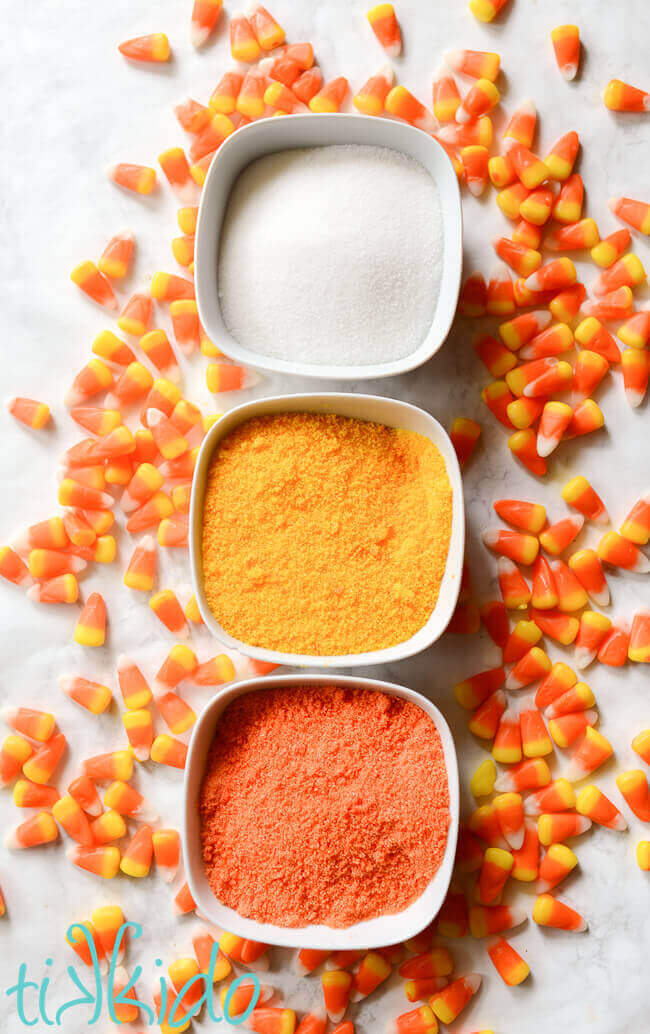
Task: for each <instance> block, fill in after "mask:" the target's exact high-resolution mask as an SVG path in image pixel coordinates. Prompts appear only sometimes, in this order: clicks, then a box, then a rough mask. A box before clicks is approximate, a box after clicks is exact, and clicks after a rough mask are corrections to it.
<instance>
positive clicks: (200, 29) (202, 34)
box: [190, 24, 211, 50]
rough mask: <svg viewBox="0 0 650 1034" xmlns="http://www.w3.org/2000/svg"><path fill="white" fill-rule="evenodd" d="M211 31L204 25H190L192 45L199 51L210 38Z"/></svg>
mask: <svg viewBox="0 0 650 1034" xmlns="http://www.w3.org/2000/svg"><path fill="white" fill-rule="evenodd" d="M210 32H211V30H210V29H208V28H205V27H204V26H202V25H194V24H192V25H190V43H191V44H192V46H193V47H196V49H197V50H199V49H200V48H201V47H202V46H204V44H205V43H207V41H208V39H209V37H210Z"/></svg>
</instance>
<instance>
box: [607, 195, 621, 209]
mask: <svg viewBox="0 0 650 1034" xmlns="http://www.w3.org/2000/svg"><path fill="white" fill-rule="evenodd" d="M621 200H622V198H620V197H610V198H609V199H608V201H607V207H608V208H609V210H610V212H616V209H617V208H618V206H619V204H620V203H621Z"/></svg>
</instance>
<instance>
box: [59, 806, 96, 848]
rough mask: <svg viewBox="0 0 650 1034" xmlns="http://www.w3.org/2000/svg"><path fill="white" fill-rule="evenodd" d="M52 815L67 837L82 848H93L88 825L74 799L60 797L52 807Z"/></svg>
mask: <svg viewBox="0 0 650 1034" xmlns="http://www.w3.org/2000/svg"><path fill="white" fill-rule="evenodd" d="M52 814H53V816H54V818H55V819H56V821H57V822H58V823H59V825H60V826H62V827H63V829H64V830H65V831H66V833H67V834H68V836H69V837H71V838H72V839H73V840H76V842H77V843H78V844H81V845H82V846H83V847H92V846H93V844H94V843H95V839H94V837H93V833H92V830H91V828H90V823H89V821H88V818H87V816H86V814H85V812H84V811H83V810H82V808H81V806H80V805H79V804H78V803H77V801H76V800H75V798H74V797H72V796H67V797H61V798H60V799H59V800H58V801H56V802H55V803H54V804H53V805H52Z"/></svg>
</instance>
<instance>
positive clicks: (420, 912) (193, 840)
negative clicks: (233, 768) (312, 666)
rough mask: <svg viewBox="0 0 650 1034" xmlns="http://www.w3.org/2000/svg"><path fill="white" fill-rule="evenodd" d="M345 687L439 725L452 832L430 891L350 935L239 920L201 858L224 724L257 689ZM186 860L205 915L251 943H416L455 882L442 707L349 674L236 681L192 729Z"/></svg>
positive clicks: (451, 769)
mask: <svg viewBox="0 0 650 1034" xmlns="http://www.w3.org/2000/svg"><path fill="white" fill-rule="evenodd" d="M332 685H335V686H344V687H346V688H352V689H370V690H378V691H380V692H382V693H387V694H388V695H389V696H396V697H401V698H402V699H403V700H409V701H411V702H412V703H414V704H417V706H418V707H420V708H421V709H422V710H423V711H424V712H425V714H427V715H428V716H429V717H430V718H431V720H432V722H433V723H434V725H435V726H436V728H437V730H438V732H439V734H440V740H441V743H442V749H443V752H444V758H445V767H446V769H447V782H448V785H449V817H450V823H449V832H448V836H447V844H446V847H445V853H444V856H443V860H442V863H441V865H440V868H439V869H438V871H437V873H436V874H435V876H434V878H433V879H432V880H431V882H430V883H429V885H428V886H427V888H426V890H425V891H424V892H423V893H422V894H421V895H420V897H419V898H417V899H416V900H415V901H413V902H412V903H411V904H410V905H409V906H408V908H406V909H404V910H403V911H402V912H396V913H394V914H393V915H381V916H377V917H376V918H374V919H367V920H364V921H363V922H361V923H355V924H354V925H353V926H348V927H345V928H336V927H330V926H324V925H310V926H304V927H289V926H276V925H274V924H272V923H258V922H256V920H254V919H247V918H245V917H244V916H241V915H239V913H238V912H236V911H235V910H234V909H232V908H228V907H226V905H223V904H222V903H221V902H220V901H219V900H218V898H216V897H215V895H214V893H213V891H212V889H211V888H210V884H209V883H208V879H207V876H206V873H205V866H204V863H203V856H202V851H201V832H200V819H199V811H198V800H199V794H200V791H201V785H202V782H203V775H204V772H205V764H206V759H207V755H208V751H209V750H210V746H211V744H212V742H213V740H214V736H215V730H216V728H217V724H218V722H219V718H220V717H221V715H222V713H223V712H224V710H225V709H226V707H227V706H228V704H229V703H230V702H231V701H232V700H234V699H235V698H236V697H238V696H241V695H242V694H243V693H250V692H251V691H252V690H256V689H257V690H261V689H272V688H275V687H281V686H332ZM183 792H184V801H183V821H182V838H183V859H184V863H185V874H186V877H187V882H188V884H189V887H190V891H191V893H192V897H193V898H194V901H195V902H196V905H197V910H198V911H199V912H200V913H201V915H203V916H205V918H206V919H207V920H208V921H209V922H211V923H213V924H214V925H215V926H217V927H220V928H221V929H223V930H229V931H231V932H232V933H235V934H237V935H238V936H239V937H244V938H245V939H248V940H254V941H262V942H263V943H265V944H275V945H283V946H285V947H290V948H322V949H323V950H325V949H328V950H330V951H337V950H340V949H344V948H348V949H351V948H379V947H382V946H383V945H387V944H397V943H399V942H400V941H405V940H408V939H409V938H410V937H414V936H415V935H416V934H417V933H419V932H420V930H423V929H424V927H425V926H427V925H428V924H429V923H430V922H431V920H432V919H433V918H434V917H435V916H436V915H437V914H438V912H439V910H440V907H441V905H442V903H443V901H444V899H445V896H446V894H447V890H448V889H449V883H450V880H451V874H452V869H453V865H454V857H455V854H456V844H457V840H458V823H459V808H460V805H459V787H458V760H457V758H456V750H455V747H454V741H453V738H452V735H451V731H450V729H449V726H448V725H447V722H446V721H445V719H444V717H443V716H442V714H441V713H440V711H439V710H438V708H437V707H436V706H435V705H434V704H432V703H431V701H430V700H427V698H426V697H424V696H422V695H421V694H420V693H416V692H415V691H414V690H412V689H406V688H405V687H404V686H398V685H395V684H393V683H391V682H377V681H375V680H374V679H361V678H359V679H358V678H354V677H352V676H350V675H337V676H330V675H271V676H266V677H264V678H256V679H248V680H246V681H245V682H234V683H232V684H230V685H229V686H227V687H226V688H225V689H223V690H221V692H219V693H218V694H217V696H215V697H214V699H213V700H212V701H211V702H210V703H209V704H208V705H207V707H206V708H205V710H204V711H203V713H202V714H201V716H200V718H199V720H198V722H197V723H196V725H195V727H194V732H193V734H192V740H191V743H190V747H189V752H188V756H187V764H186V767H185V782H184V787H183Z"/></svg>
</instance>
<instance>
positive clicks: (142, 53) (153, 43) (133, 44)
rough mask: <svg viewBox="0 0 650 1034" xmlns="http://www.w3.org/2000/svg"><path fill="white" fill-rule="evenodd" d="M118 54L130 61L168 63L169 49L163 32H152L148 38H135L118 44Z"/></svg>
mask: <svg viewBox="0 0 650 1034" xmlns="http://www.w3.org/2000/svg"><path fill="white" fill-rule="evenodd" d="M117 49H118V50H119V52H120V54H123V55H124V57H128V58H130V60H131V61H144V62H162V61H169V58H170V56H171V49H170V46H169V40H168V39H167V37H166V36H165V34H164V32H154V33H152V34H151V35H149V36H137V37H135V38H134V39H129V40H125V41H124V43H120V44H118V48H117Z"/></svg>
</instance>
